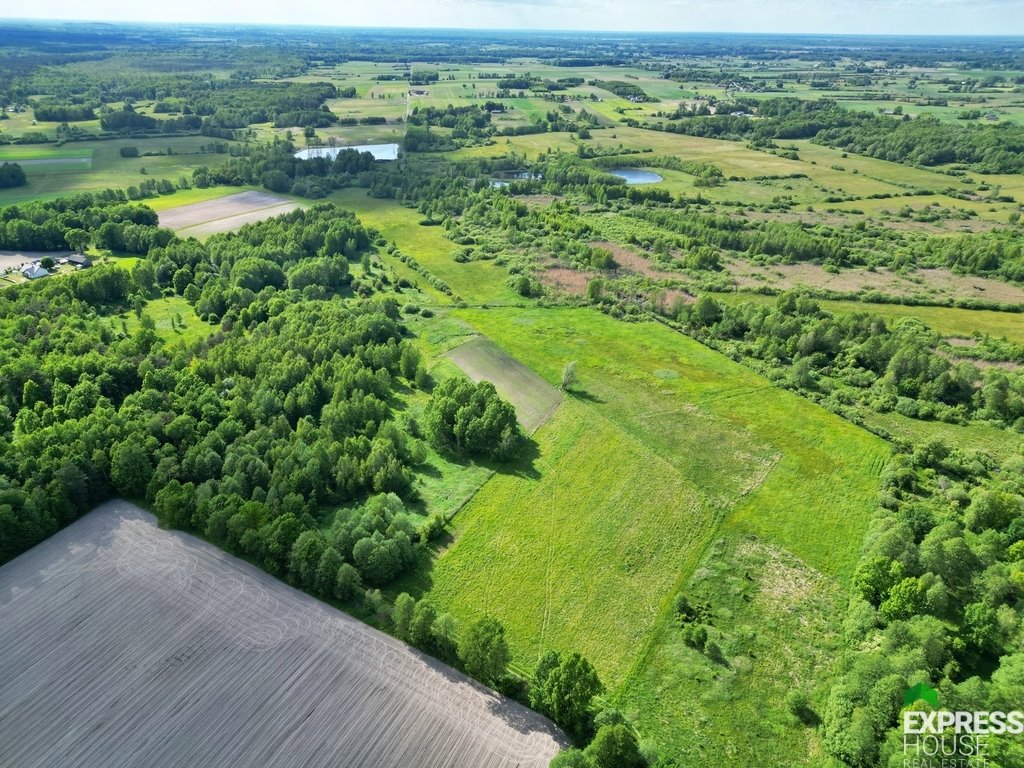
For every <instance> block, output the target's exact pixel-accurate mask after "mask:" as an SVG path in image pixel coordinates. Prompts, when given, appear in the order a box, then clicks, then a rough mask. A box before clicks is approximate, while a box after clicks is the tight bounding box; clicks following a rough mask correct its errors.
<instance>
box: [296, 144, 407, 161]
mask: <svg viewBox="0 0 1024 768" xmlns="http://www.w3.org/2000/svg"><path fill="white" fill-rule="evenodd" d="M346 149H354V150H356V151H357V152H369V153H370V154H371V155H373V159H374V160H397V159H398V145H397V144H356V145H355V146H352V147H309V148H307V149H300V150H299V151H298V152H296V153H295V157H297V158H298V159H299V160H311V159H312V158H314V157H329V158H330V159H331V160H333V159H334V158H336V157H337V156H338V153H339V152H344V151H345V150H346Z"/></svg>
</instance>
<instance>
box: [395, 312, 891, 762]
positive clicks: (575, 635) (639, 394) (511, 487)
mask: <svg viewBox="0 0 1024 768" xmlns="http://www.w3.org/2000/svg"><path fill="white" fill-rule="evenodd" d="M457 315H458V317H460V318H461V319H463V320H464V321H465V322H467V323H468V324H470V325H472V326H473V327H475V328H478V329H479V330H480V331H482V332H483V333H485V334H486V335H487V336H488V337H489V338H490V339H492V340H493V341H494V342H495V343H496V344H497V345H498V346H499V347H501V348H502V349H503V350H504V351H506V352H507V353H509V354H511V355H513V356H514V357H515V358H516V359H518V360H520V361H521V362H524V363H526V364H528V365H530V366H531V367H534V368H535V370H536V371H537V372H538V373H540V374H541V375H542V376H543V377H544V378H546V379H547V380H548V381H549V382H552V383H554V382H555V381H557V380H558V377H559V376H560V370H561V366H562V365H564V362H567V361H568V360H570V359H575V360H578V370H579V374H580V384H579V390H578V393H576V394H571V395H569V396H568V397H567V399H566V402H565V403H564V404H563V406H562V407H561V408H560V410H559V411H558V412H557V413H556V414H555V416H554V417H553V418H552V420H551V421H550V422H548V423H547V424H546V425H544V426H543V427H541V429H540V430H539V431H538V432H537V433H536V435H535V439H536V440H537V442H538V451H539V453H538V456H537V458H536V459H534V460H532V461H531V462H530V463H529V465H528V466H516V467H513V468H512V470H511V471H509V472H499V473H497V474H496V475H495V476H493V477H492V479H491V480H489V481H488V482H487V483H486V484H485V485H484V486H483V488H482V489H481V490H480V492H479V493H477V495H476V496H475V497H474V498H473V500H472V501H471V502H470V503H469V504H468V505H467V506H466V508H465V509H463V510H462V512H460V513H459V515H458V517H457V518H456V521H455V530H454V533H453V535H454V541H453V543H452V544H450V545H448V546H446V547H445V549H444V550H443V551H442V552H441V553H440V554H439V556H438V558H437V560H436V562H435V563H434V565H433V567H432V568H431V569H430V571H429V572H427V573H426V574H423V575H422V576H421V577H420V581H419V582H418V583H417V584H416V585H415V586H416V587H418V588H420V589H424V590H427V594H429V595H430V597H431V599H432V600H436V601H437V602H438V603H440V604H442V605H444V606H447V607H449V609H450V610H452V611H455V612H457V613H458V614H459V615H467V616H472V615H474V614H479V613H484V612H487V613H492V614H494V615H496V616H498V617H499V618H500V619H501V620H502V622H503V623H504V624H505V625H506V627H508V629H509V633H510V637H511V639H512V641H513V652H514V661H515V662H516V664H518V665H519V666H520V668H522V669H528V668H529V667H530V666H531V665H532V664H533V663H534V661H535V659H536V657H537V655H538V654H539V653H540V652H541V651H542V650H543V649H545V648H549V647H555V648H561V649H563V650H566V651H568V650H573V649H578V650H582V651H583V652H584V653H585V654H586V655H587V656H588V658H591V659H592V660H593V661H594V663H595V664H596V665H597V667H598V670H599V671H600V672H601V674H602V676H603V677H604V679H605V680H606V681H607V682H608V683H609V685H610V692H611V695H612V696H613V699H615V700H618V699H621V701H622V702H623V703H624V704H629V705H630V706H632V705H633V703H635V702H637V701H640V700H643V699H644V697H647V696H648V695H654V693H652V690H651V687H650V686H651V679H652V678H655V677H661V676H662V675H661V673H658V672H656V670H657V669H658V668H659V667H661V666H663V664H664V663H665V662H664V660H663V656H664V654H666V653H671V650H670V646H671V645H672V644H673V643H676V642H678V640H674V639H673V635H672V633H671V632H670V627H671V626H672V619H671V616H670V613H669V607H668V606H669V603H670V601H671V598H672V597H673V595H674V594H675V591H676V590H677V589H679V588H680V587H682V586H685V585H686V584H688V583H690V580H691V579H694V578H696V577H695V576H694V574H695V573H697V569H698V564H699V563H700V562H701V560H702V559H703V558H704V557H706V555H707V552H708V548H709V547H710V546H711V544H712V542H714V541H715V540H716V539H717V537H720V536H724V537H726V539H727V540H728V541H730V542H734V541H740V540H744V541H750V542H754V544H752V545H751V546H755V547H757V548H759V550H758V551H761V550H764V551H768V552H771V553H777V554H773V555H772V557H778V558H784V559H785V561H786V562H787V563H790V564H792V565H791V567H793V568H798V569H799V570H800V572H801V573H807V574H810V575H809V577H808V578H813V580H814V582H815V583H816V584H819V585H820V587H821V595H824V596H826V597H827V600H826V601H825V602H820V603H815V605H816V606H817V607H816V608H814V614H813V617H812V618H811V619H810V620H811V621H813V622H815V625H816V626H819V627H820V628H821V629H820V631H821V632H822V633H823V634H825V635H828V634H830V633H832V632H834V624H833V619H832V618H830V616H831V615H832V613H831V611H834V608H835V603H836V601H841V595H842V594H843V593H844V591H845V584H846V583H847V581H848V579H849V577H850V575H851V573H852V568H853V564H854V563H855V562H856V558H857V554H858V551H859V547H860V543H859V542H860V540H861V537H862V535H863V531H864V528H865V526H866V524H867V520H868V518H869V517H870V514H871V511H872V509H873V497H874V494H875V493H876V490H875V489H876V488H877V482H878V472H879V471H880V468H881V466H882V464H883V463H884V461H885V458H886V456H887V454H888V447H887V446H886V444H885V443H884V442H882V441H881V440H878V439H877V438H875V437H873V436H871V435H869V434H868V433H866V432H864V431H862V430H860V429H858V428H856V427H853V426H851V425H849V424H847V423H845V422H843V421H841V420H840V419H838V418H836V417H834V416H832V415H830V414H828V413H826V412H824V411H822V410H821V409H819V408H817V407H815V406H810V405H809V404H807V403H806V402H805V401H802V400H800V399H799V398H797V397H795V396H790V395H788V393H784V392H780V391H776V390H774V388H772V387H770V386H769V385H768V384H767V382H764V381H763V380H761V379H759V377H757V376H755V375H753V374H750V373H749V372H747V371H746V370H745V369H742V368H740V367H739V366H736V365H735V364H733V363H731V362H729V361H727V360H726V359H725V358H723V357H721V356H719V355H717V354H716V353H713V352H710V351H708V350H706V349H705V348H703V347H701V346H700V345H697V344H695V343H694V342H692V341H690V340H689V339H687V338H686V337H683V336H680V335H679V334H676V333H674V332H672V331H670V330H669V329H667V328H664V327H663V326H659V325H656V324H645V325H641V326H639V327H640V328H642V329H643V331H644V332H643V333H642V334H636V333H630V330H631V329H630V328H629V326H624V325H623V324H621V323H616V322H615V321H613V320H610V319H608V318H606V317H604V316H603V315H600V314H596V313H594V312H592V311H590V310H540V309H537V310H528V311H517V312H515V313H514V314H513V312H512V311H511V310H498V309H491V310H461V311H457ZM633 330H635V329H633ZM769 392H772V397H771V399H770V400H769V399H766V398H767V396H768V393H769ZM764 403H771V405H770V406H769V407H768V408H765V407H764ZM511 510H516V512H514V513H513V512H511ZM581 510H588V513H587V514H580V511H581ZM811 520H813V521H815V522H814V524H813V525H809V524H808V521H811ZM641 583H642V584H644V585H646V586H645V587H643V588H640V586H639V585H640V584H641ZM706 586H707V588H708V589H709V590H710V591H715V590H717V589H719V587H718V586H716V584H715V583H714V582H711V583H709V584H707V585H706ZM722 594H723V595H726V594H727V593H725V592H723V593H722ZM609 596H611V597H609ZM765 610H766V611H768V610H780V611H781V610H783V608H781V607H778V606H776V607H774V608H773V607H771V606H768V607H766V608H765ZM786 610H789V609H788V608H787V609H786ZM808 610H810V609H808ZM737 626H738V625H737ZM765 637H766V638H772V637H774V638H775V641H772V640H770V639H765V640H764V642H766V643H771V642H779V643H783V642H787V635H786V634H785V631H783V629H782V628H781V627H780V629H779V633H778V635H774V634H772V632H771V631H769V632H768V633H767V634H766V636H765ZM808 642H809V645H808V647H806V648H804V647H803V644H802V642H801V643H798V644H796V645H794V646H793V652H794V653H797V654H800V655H801V656H802V657H804V658H806V659H808V661H807V664H809V665H810V666H808V667H807V669H806V670H805V671H804V672H802V673H801V674H806V675H810V673H811V670H812V669H817V668H816V667H815V665H821V664H824V663H825V662H824V660H823V658H822V657H818V656H816V654H817V653H818V652H817V651H814V650H813V649H812V647H811V645H812V644H813V640H810V639H809V641H808ZM753 667H754V671H752V672H751V674H750V675H746V676H741V677H737V678H736V680H735V682H734V684H733V686H732V688H731V689H730V690H731V693H730V694H729V695H731V696H733V697H735V698H737V699H743V700H744V701H745V702H747V703H745V704H744V706H750V707H751V708H756V707H758V706H760V707H765V708H769V709H772V711H773V712H777V713H778V714H777V715H772V717H777V718H778V719H779V720H784V719H785V716H784V713H782V709H783V704H782V697H784V694H785V690H784V687H781V688H780V687H777V686H774V685H772V684H770V682H769V681H770V680H771V676H772V674H773V672H772V668H771V667H764V666H763V665H761V664H759V663H756V664H754V665H753ZM662 671H664V670H662ZM817 671H819V672H820V669H817ZM751 675H753V676H754V678H756V679H757V680H758V681H759V682H758V683H757V686H755V690H761V689H760V688H758V686H763V690H766V691H771V692H772V693H771V697H770V698H769V699H768V700H760V703H759V704H758V703H756V702H757V701H759V700H758V699H756V695H755V693H753V692H751V693H747V692H744V690H743V686H744V685H746V684H748V683H749V681H750V680H751V679H752V678H751ZM687 680H688V678H686V677H685V675H684V676H683V677H673V676H671V675H670V676H668V677H667V678H664V677H663V679H662V683H661V684H660V686H661V688H659V690H662V689H664V690H662V693H659V694H657V695H666V696H672V697H677V698H678V699H679V700H680V701H682V700H685V699H686V698H687V697H688V696H689V695H690V694H691V693H692V691H693V688H692V684H691V683H692V681H691V682H687ZM780 691H781V692H780ZM745 697H749V699H747V698H745ZM673 700H675V699H673ZM684 710H685V707H683V708H681V709H674V708H669V709H664V708H656V709H653V710H649V711H648V710H645V713H644V717H647V718H655V719H656V720H658V722H657V723H656V728H653V729H651V730H652V731H653V732H657V733H658V734H659V737H658V738H659V739H660V738H663V737H664V738H666V739H668V741H666V742H665V745H671V744H673V743H675V742H673V741H672V739H670V738H669V737H668V734H670V733H684V734H686V735H685V736H679V738H682V739H685V740H692V742H704V741H707V739H708V738H709V737H710V735H711V734H712V733H718V736H717V737H716V738H719V739H721V740H728V739H733V740H736V739H740V738H741V736H740V733H741V731H742V728H741V727H740V724H739V723H738V721H737V722H736V723H734V724H733V725H732V726H725V725H722V724H720V723H717V722H716V723H715V724H712V722H711V721H710V720H708V719H704V720H701V721H693V720H691V719H689V718H686V719H685V721H684V720H676V719H675V716H674V715H669V714H667V712H681V711H684ZM646 724H647V725H655V722H654V721H651V722H646ZM732 727H734V728H735V730H730V728H732ZM797 742H799V743H797ZM687 743H691V742H690V741H688V742H687ZM675 746H676V747H678V744H676V745H675ZM720 747H721V745H720ZM806 747H807V745H806V743H805V742H804V740H803V736H797V735H795V736H794V741H793V742H791V743H788V745H780V746H779V751H778V752H775V753H773V754H774V755H775V756H776V758H778V759H788V758H789V757H791V756H793V755H801V754H805V752H806ZM789 750H792V752H790V751H789ZM721 754H724V752H723V753H721ZM801 759H802V758H801Z"/></svg>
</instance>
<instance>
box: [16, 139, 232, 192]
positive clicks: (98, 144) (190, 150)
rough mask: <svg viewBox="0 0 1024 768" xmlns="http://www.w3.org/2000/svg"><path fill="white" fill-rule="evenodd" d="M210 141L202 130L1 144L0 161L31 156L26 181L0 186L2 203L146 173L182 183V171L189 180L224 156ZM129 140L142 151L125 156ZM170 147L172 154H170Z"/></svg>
mask: <svg viewBox="0 0 1024 768" xmlns="http://www.w3.org/2000/svg"><path fill="white" fill-rule="evenodd" d="M210 143H211V139H208V138H206V137H203V136H176V137H172V138H166V139H134V138H133V139H114V140H111V141H78V142H68V143H67V144H64V145H63V146H62V147H52V146H47V147H39V146H0V161H8V162H17V161H18V160H22V159H24V160H30V161H31V164H29V165H27V166H26V167H25V174H26V176H27V177H28V185H27V186H25V187H19V188H15V189H0V205H8V204H10V203H14V202H18V201H23V200H51V199H53V198H55V197H58V196H60V195H64V194H68V193H69V192H95V191H100V190H104V189H108V188H110V189H127V188H128V187H131V186H134V185H138V184H139V183H141V182H142V181H145V180H146V179H155V180H160V179H167V180H168V181H170V182H172V183H174V184H178V182H179V181H180V179H181V178H182V177H185V178H187V179H189V180H191V178H192V172H193V171H194V170H195V169H196V168H198V167H200V166H204V165H206V166H208V165H212V164H217V163H220V162H222V161H223V159H224V157H225V156H224V155H218V154H215V153H212V152H208V151H206V150H207V147H208V146H209V145H210ZM222 143H223V142H222ZM127 146H132V147H136V148H137V149H138V150H139V153H140V156H139V157H122V156H121V148H122V147H127ZM168 149H170V151H171V154H167V151H168ZM147 153H159V154H150V155H148V156H147ZM50 160H53V161H54V162H53V163H50V162H49V161H50ZM86 160H88V162H86ZM44 161H46V162H45V163H44Z"/></svg>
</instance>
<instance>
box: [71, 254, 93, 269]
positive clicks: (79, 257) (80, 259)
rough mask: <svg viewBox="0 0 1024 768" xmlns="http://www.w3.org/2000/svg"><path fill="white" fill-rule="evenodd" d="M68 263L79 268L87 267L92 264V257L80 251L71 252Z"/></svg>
mask: <svg viewBox="0 0 1024 768" xmlns="http://www.w3.org/2000/svg"><path fill="white" fill-rule="evenodd" d="M68 264H71V265H72V266H75V267H78V268H79V269H88V268H89V267H91V266H92V259H90V258H89V257H88V256H85V255H83V254H81V253H73V254H71V255H70V256H68Z"/></svg>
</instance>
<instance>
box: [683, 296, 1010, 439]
mask: <svg viewBox="0 0 1024 768" xmlns="http://www.w3.org/2000/svg"><path fill="white" fill-rule="evenodd" d="M677 311H678V318H679V319H680V320H682V321H683V322H684V323H686V324H687V326H688V327H689V328H690V329H691V331H692V332H694V333H695V334H696V335H697V336H698V337H700V338H701V339H703V340H705V341H706V342H707V343H709V344H711V345H712V346H714V347H716V348H719V349H721V350H722V351H724V352H727V353H729V354H732V355H734V356H737V357H741V358H745V359H746V360H747V361H748V362H750V363H751V364H752V365H754V366H755V367H757V368H758V369H759V370H761V371H762V372H763V373H765V374H766V375H767V376H768V377H769V378H771V379H774V380H776V381H779V382H780V383H783V384H785V385H787V386H791V387H793V388H794V389H797V390H799V391H801V392H803V393H804V394H806V395H808V396H810V397H812V398H815V399H818V400H821V401H823V402H827V403H830V404H832V405H833V406H834V407H835V408H836V410H839V411H843V410H844V409H845V408H846V407H847V406H849V405H852V404H860V405H863V406H866V407H869V408H871V409H873V410H876V411H882V412H885V411H893V410H895V411H897V412H899V413H901V414H903V415H905V416H911V417H915V418H922V419H941V420H944V421H949V422H954V423H964V422H967V421H971V420H986V421H990V422H992V423H995V424H998V425H1000V426H1006V427H1012V428H1014V429H1017V430H1020V429H1022V428H1024V374H1022V373H1021V372H1019V371H1014V370H1007V369H1004V368H1000V367H988V368H987V369H985V370H984V372H983V371H982V370H981V369H980V368H979V366H978V365H977V364H975V363H974V362H972V361H970V360H960V361H957V360H955V359H952V360H951V359H950V357H951V355H950V353H949V351H948V350H945V349H944V348H943V344H942V337H941V335H939V334H938V333H936V332H934V331H932V330H930V329H929V328H927V327H926V326H925V325H924V324H923V323H921V322H920V321H918V320H915V319H913V318H904V319H901V320H899V321H897V322H895V323H889V322H887V321H886V320H885V319H883V318H882V317H879V316H878V315H872V314H870V313H869V312H856V313H849V314H842V315H832V314H830V313H828V312H825V311H823V310H821V308H820V307H819V306H818V304H817V303H816V302H815V301H813V300H812V299H810V298H808V297H806V296H803V295H801V294H797V293H787V294H783V295H782V296H781V297H780V298H779V300H778V302H777V303H776V305H775V306H774V307H772V306H766V305H762V304H751V303H743V304H738V305H727V304H721V303H719V302H717V301H715V300H714V299H713V298H711V297H710V296H704V297H702V298H701V299H700V300H699V301H697V302H696V303H695V304H693V305H680V306H679V307H678V308H677ZM1003 354H1004V355H1009V356H1011V357H1014V356H1016V355H1018V354H1020V353H1019V351H1017V350H1016V349H1015V348H1013V347H1012V345H1011V346H1010V347H1009V348H1007V349H1004V350H1003Z"/></svg>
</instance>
